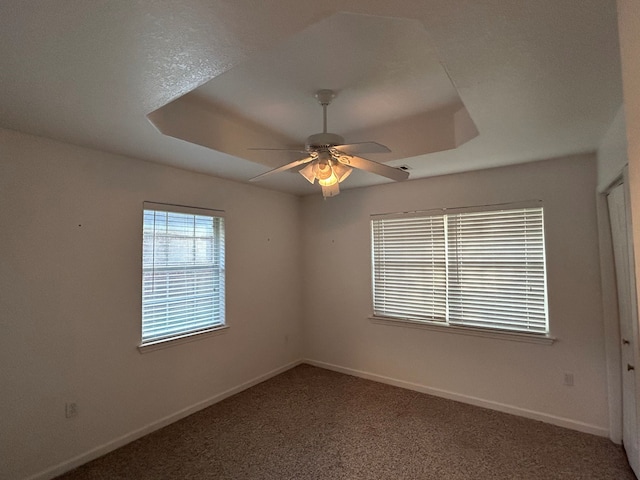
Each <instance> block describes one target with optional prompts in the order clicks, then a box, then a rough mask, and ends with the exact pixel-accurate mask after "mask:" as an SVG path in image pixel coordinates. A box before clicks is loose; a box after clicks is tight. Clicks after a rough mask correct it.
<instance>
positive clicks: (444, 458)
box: [59, 365, 635, 480]
mask: <svg viewBox="0 0 640 480" xmlns="http://www.w3.org/2000/svg"><path fill="white" fill-rule="evenodd" d="M59 478H60V479H64V480H76V479H105V480H107V479H108V480H118V479H154V480H157V479H278V480H280V479H314V480H324V479H327V480H328V479H345V480H346V479H349V480H352V479H390V480H391V479H393V480H399V479H452V480H463V479H465V480H467V479H469V480H471V479H473V480H482V479H510V480H516V479H536V480H544V479H563V480H566V479H581V480H586V479H598V480H605V479H612V480H624V479H630V480H631V479H635V477H634V475H633V473H632V472H631V470H630V468H629V466H628V464H627V462H626V459H625V457H624V454H623V452H622V449H621V448H620V447H618V446H616V445H614V444H613V443H611V442H610V441H609V440H607V439H606V438H601V437H596V436H593V435H587V434H584V433H579V432H575V431H572V430H567V429H563V428H560V427H555V426H552V425H547V424H544V423H541V422H536V421H533V420H527V419H523V418H519V417H515V416H512V415H507V414H504V413H499V412H494V411H492V410H486V409H483V408H478V407H473V406H469V405H465V404H462V403H457V402H453V401H450V400H444V399H441V398H437V397H433V396H430V395H424V394H421V393H416V392H412V391H409V390H403V389H400V388H396V387H391V386H388V385H383V384H379V383H375V382H371V381H367V380H362V379H359V378H355V377H351V376H348V375H342V374H339V373H335V372H331V371H328V370H323V369H320V368H315V367H311V366H308V365H301V366H299V367H296V368H294V369H292V370H289V371H288V372H285V373H283V374H281V375H279V376H277V377H275V378H273V379H271V380H268V381H267V382H264V383H262V384H260V385H257V386H255V387H253V388H251V389H249V390H246V391H244V392H242V393H240V394H238V395H235V396H233V397H231V398H228V399H227V400H224V401H222V402H220V403H218V404H216V405H213V406H212V407H209V408H207V409H205V410H202V411H200V412H198V413H196V414H194V415H191V416H190V417H188V418H185V419H184V420H181V421H179V422H177V423H174V424H172V425H170V426H168V427H166V428H164V429H162V430H159V431H157V432H154V433H152V434H150V435H148V436H146V437H144V438H142V439H140V440H137V441H135V442H133V443H131V444H129V445H127V446H125V447H123V448H121V449H119V450H116V451H114V452H112V453H110V454H108V455H106V456H104V457H102V458H99V459H97V460H95V461H93V462H90V463H88V464H86V465H84V466H82V467H80V468H78V469H76V470H74V471H72V472H69V473H67V474H66V475H63V476H61V477H59Z"/></svg>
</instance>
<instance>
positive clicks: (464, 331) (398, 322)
mask: <svg viewBox="0 0 640 480" xmlns="http://www.w3.org/2000/svg"><path fill="white" fill-rule="evenodd" d="M369 320H371V321H372V322H373V323H377V324H380V325H391V326H394V327H409V328H420V329H425V330H436V331H438V332H446V333H456V334H461V335H472V336H474V337H485V338H497V339H499V340H509V341H513V342H526V343H538V344H542V345H552V344H553V343H554V342H556V341H557V338H555V337H552V336H550V335H531V334H527V333H516V332H509V331H503V330H500V331H492V330H486V329H481V328H472V327H459V326H454V325H444V324H439V323H435V322H418V321H414V320H402V319H399V318H388V317H376V316H371V317H369Z"/></svg>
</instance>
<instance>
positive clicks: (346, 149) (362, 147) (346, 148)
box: [335, 142, 391, 155]
mask: <svg viewBox="0 0 640 480" xmlns="http://www.w3.org/2000/svg"><path fill="white" fill-rule="evenodd" d="M335 148H336V149H337V150H340V151H341V152H343V153H346V154H347V155H360V154H361V153H389V152H390V151H391V150H390V149H389V147H387V146H386V145H382V144H381V143H378V142H359V143H348V144H346V145H336V147H335Z"/></svg>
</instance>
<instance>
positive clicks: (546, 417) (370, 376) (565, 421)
mask: <svg viewBox="0 0 640 480" xmlns="http://www.w3.org/2000/svg"><path fill="white" fill-rule="evenodd" d="M301 363H307V364H309V365H313V366H316V367H320V368H326V369H327V370H333V371H336V372H340V373H346V374H347V375H352V376H354V377H360V378H365V379H367V380H373V381H374V382H380V383H386V384H388V385H393V386H395V387H400V388H406V389H408V390H414V391H416V392H421V393H428V394H429V395H434V396H436V397H442V398H447V399H449V400H455V401H457V402H462V403H468V404H470V405H475V406H478V407H484V408H488V409H491V410H497V411H499V412H504V413H510V414H512V415H518V416H520V417H525V418H530V419H532V420H539V421H541V422H545V423H550V424H552V425H557V426H559V427H565V428H570V429H571V430H577V431H579V432H584V433H591V434H593V435H598V436H601V437H608V436H609V430H608V429H606V428H603V427H598V426H597V425H592V424H589V423H583V422H579V421H577V420H571V419H569V418H564V417H558V416H555V415H551V414H548V413H542V412H536V411H534V410H528V409H526V408H520V407H516V406H513V405H507V404H505V403H499V402H494V401H492V400H485V399H482V398H478V397H472V396H469V395H463V394H459V393H454V392H450V391H447V390H441V389H439V388H432V387H427V386H425V385H420V384H417V383H411V382H406V381H404V380H397V379H395V378H390V377H385V376H383V375H377V374H375V373H370V372H364V371H361V370H355V369H353V368H348V367H341V366H339V365H333V364H331V363H326V362H320V361H317V360H312V359H304V360H303V361H302V362H301Z"/></svg>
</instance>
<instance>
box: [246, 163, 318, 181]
mask: <svg viewBox="0 0 640 480" xmlns="http://www.w3.org/2000/svg"><path fill="white" fill-rule="evenodd" d="M311 160H313V158H311V157H305V158H301V159H300V160H295V161H293V162H291V163H287V164H286V165H282V166H281V167H278V168H274V169H273V170H269V171H268V172H265V173H262V174H260V175H258V176H257V177H253V178H250V179H249V181H250V182H255V181H256V180H262V179H263V178H264V177H266V176H268V175H271V174H273V173H278V172H283V171H285V170H289V169H291V168H295V167H297V166H299V165H303V164H305V163H308V162H310V161H311Z"/></svg>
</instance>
